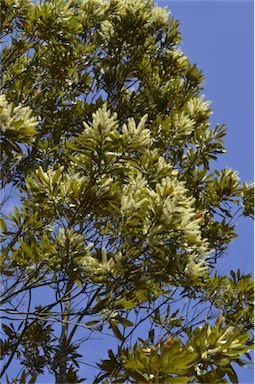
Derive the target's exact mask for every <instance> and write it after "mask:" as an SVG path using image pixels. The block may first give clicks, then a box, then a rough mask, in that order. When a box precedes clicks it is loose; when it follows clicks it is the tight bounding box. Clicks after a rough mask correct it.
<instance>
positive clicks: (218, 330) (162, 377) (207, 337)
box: [99, 321, 251, 384]
mask: <svg viewBox="0 0 255 384" xmlns="http://www.w3.org/2000/svg"><path fill="white" fill-rule="evenodd" d="M249 338H250V337H249V335H248V334H247V333H246V334H240V332H239V331H238V330H235V329H234V327H232V326H223V325H222V323H221V322H220V321H218V322H216V323H215V325H214V326H210V325H209V324H206V325H204V326H201V327H199V328H197V329H195V330H194V332H192V334H190V335H189V339H188V341H187V342H186V343H183V342H182V341H181V339H179V338H174V337H173V336H170V337H168V339H167V340H166V341H160V343H158V344H157V345H156V346H154V345H150V346H148V345H144V344H141V343H138V344H136V345H135V346H134V348H133V350H128V349H124V350H121V351H119V355H118V357H117V358H116V356H115V355H114V354H113V352H112V350H109V352H108V354H109V359H107V360H104V361H102V363H101V364H99V366H100V367H101V368H102V369H103V370H104V371H106V372H107V373H108V374H109V375H110V377H111V382H114V383H120V382H126V380H128V381H129V382H131V383H137V382H143V383H183V384H185V383H187V384H188V383H190V382H194V381H195V382H197V383H228V381H227V380H226V375H227V376H228V377H229V379H230V380H231V383H236V382H238V379H237V375H236V373H235V371H234V369H233V367H232V366H231V363H233V362H235V363H237V364H240V365H242V364H243V361H242V359H240V355H241V354H247V353H248V351H249V350H250V348H251V347H250V346H247V345H245V344H246V342H249ZM106 382H107V381H106Z"/></svg>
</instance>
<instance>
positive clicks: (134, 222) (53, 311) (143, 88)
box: [0, 0, 253, 384]
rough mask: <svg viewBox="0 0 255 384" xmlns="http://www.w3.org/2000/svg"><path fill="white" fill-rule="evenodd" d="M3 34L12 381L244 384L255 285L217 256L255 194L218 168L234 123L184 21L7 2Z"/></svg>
mask: <svg viewBox="0 0 255 384" xmlns="http://www.w3.org/2000/svg"><path fill="white" fill-rule="evenodd" d="M1 41H2V44H3V45H2V49H1V63H2V73H1V93H2V94H1V96H0V124H1V139H2V173H1V183H2V188H3V190H4V191H5V192H6V193H7V192H8V191H10V189H12V190H13V191H14V195H15V199H14V202H15V204H16V207H13V208H10V209H9V212H7V211H3V215H2V219H1V224H2V264H1V271H2V276H3V277H2V299H1V310H2V328H3V335H2V347H1V352H2V359H3V363H2V370H1V377H2V380H5V382H6V383H26V382H29V383H39V382H44V381H43V379H42V378H43V376H44V375H50V377H51V379H50V380H49V381H50V382H54V381H55V382H56V383H79V382H82V381H83V376H86V369H84V366H83V365H82V364H83V363H85V364H93V365H94V368H92V367H90V370H93V372H94V374H95V379H94V383H100V382H103V383H105V384H106V383H138V382H139V383H178V384H180V383H214V384H216V383H221V384H222V383H228V382H232V383H237V382H238V378H237V375H236V373H235V371H234V368H233V366H232V363H237V364H239V365H241V366H242V365H244V364H245V360H247V359H248V360H249V358H250V356H249V353H248V352H249V350H250V349H251V344H252V335H251V330H252V327H253V319H252V313H253V283H252V281H251V276H250V275H243V274H241V273H240V271H239V270H237V271H231V273H230V275H229V276H222V275H220V274H218V273H217V260H218V259H219V258H220V257H221V256H222V255H223V254H224V252H225V250H226V248H227V246H228V244H229V243H230V242H231V241H232V239H233V238H234V237H235V232H234V229H235V228H234V223H233V222H234V220H235V217H236V213H237V212H238V214H239V215H244V216H251V215H252V212H253V207H252V203H253V189H252V188H253V187H252V186H251V185H249V184H241V183H240V181H239V178H238V175H237V173H236V172H235V171H233V170H231V169H221V170H215V171H212V170H211V166H210V165H211V162H212V161H213V160H216V159H217V158H218V156H219V155H220V154H222V153H224V152H225V149H224V142H223V138H224V135H225V132H226V131H225V127H224V126H222V125H218V126H216V127H212V126H211V125H210V122H209V118H210V114H211V109H210V106H209V103H208V102H207V101H205V100H204V99H203V97H202V95H201V91H202V85H201V84H202V81H203V76H202V74H201V71H199V70H198V69H197V67H196V65H192V64H190V62H189V60H188V58H187V57H186V56H185V55H184V54H183V52H182V51H181V49H180V41H181V37H180V33H179V31H178V22H177V21H176V20H174V19H173V18H172V17H170V15H169V14H168V12H167V10H165V9H162V8H160V7H159V6H157V5H155V4H154V2H153V1H152V0H135V1H134V0H109V1H107V0H105V1H104V0H70V1H65V0H53V1H30V0H1ZM9 206H10V204H9ZM105 334H110V335H112V336H113V337H114V338H115V342H114V346H113V347H112V348H111V349H110V348H109V347H108V346H107V342H106V343H105V352H103V353H101V351H100V353H101V354H100V353H98V360H97V361H93V362H91V360H89V357H88V356H89V347H87V345H88V342H91V340H92V338H94V337H95V336H98V335H99V336H100V337H104V335H105ZM141 335H142V336H141ZM144 335H145V336H144ZM95 343H96V341H95ZM90 345H91V344H90ZM107 350H108V352H107ZM107 353H108V357H107ZM47 377H49V376H47Z"/></svg>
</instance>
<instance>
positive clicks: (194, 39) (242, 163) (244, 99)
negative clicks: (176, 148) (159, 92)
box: [157, 0, 254, 384]
mask: <svg viewBox="0 0 255 384" xmlns="http://www.w3.org/2000/svg"><path fill="white" fill-rule="evenodd" d="M157 3H158V5H160V6H167V7H168V8H169V9H170V10H171V13H172V15H173V16H174V17H175V18H177V19H179V20H180V30H181V33H182V37H183V44H182V49H183V51H184V53H185V55H186V56H188V58H189V59H190V61H191V62H192V63H197V65H198V67H199V68H200V69H202V70H203V73H204V75H205V82H204V92H203V93H204V94H205V98H206V99H208V100H211V101H212V105H211V107H212V109H213V112H214V114H213V115H212V117H211V122H212V125H215V124H216V123H226V125H227V128H228V131H227V137H226V142H225V144H226V148H227V153H226V154H225V155H222V156H221V157H220V159H219V160H218V161H217V163H216V164H215V166H216V167H217V168H223V167H230V168H233V169H235V170H238V171H239V176H240V177H241V180H242V181H252V180H253V179H254V169H253V164H254V163H253V143H254V137H253V105H254V98H253V84H254V81H253V80H254V79H253V76H254V74H253V65H254V62H253V58H254V56H253V14H254V13H253V2H252V1H245V0H239V1H238V0H234V1H231V0H227V1H220V0H213V1H208V0H203V1H194V0H186V1H181V0H178V1H177V0H176V1H158V2H157ZM236 224H237V233H238V235H239V237H238V238H237V239H235V240H234V241H233V243H232V244H231V245H230V247H229V250H228V252H227V253H226V255H224V256H223V258H222V259H221V260H220V262H219V266H218V269H219V270H220V271H221V272H222V273H227V272H228V271H229V270H231V269H237V268H240V269H241V271H242V272H243V273H250V272H253V225H252V221H251V219H247V218H244V219H239V220H238V222H237V223H236ZM236 370H237V372H238V376H239V380H240V383H241V384H247V383H253V369H252V368H246V369H240V368H238V367H237V369H236Z"/></svg>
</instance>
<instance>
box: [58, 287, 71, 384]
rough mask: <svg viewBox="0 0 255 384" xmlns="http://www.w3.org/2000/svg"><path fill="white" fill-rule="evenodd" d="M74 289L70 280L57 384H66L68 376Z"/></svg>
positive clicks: (60, 344) (67, 290)
mask: <svg viewBox="0 0 255 384" xmlns="http://www.w3.org/2000/svg"><path fill="white" fill-rule="evenodd" d="M72 287H73V281H71V280H69V281H68V283H67V285H66V292H65V304H64V311H63V314H62V330H61V335H60V339H59V353H60V354H61V355H60V359H59V370H58V373H57V374H56V384H65V383H66V375H67V362H68V357H67V340H68V326H69V324H68V321H69V313H70V308H71V290H72Z"/></svg>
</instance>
